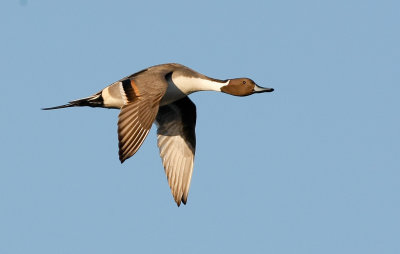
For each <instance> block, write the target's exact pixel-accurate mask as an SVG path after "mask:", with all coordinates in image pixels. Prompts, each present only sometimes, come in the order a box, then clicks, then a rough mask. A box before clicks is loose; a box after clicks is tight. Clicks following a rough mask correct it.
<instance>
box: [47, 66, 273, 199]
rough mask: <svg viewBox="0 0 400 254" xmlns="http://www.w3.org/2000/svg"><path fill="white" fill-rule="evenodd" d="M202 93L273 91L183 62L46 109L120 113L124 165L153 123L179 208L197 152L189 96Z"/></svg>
mask: <svg viewBox="0 0 400 254" xmlns="http://www.w3.org/2000/svg"><path fill="white" fill-rule="evenodd" d="M198 91H217V92H223V93H227V94H231V95H235V96H247V95H251V94H255V93H264V92H272V91H274V89H273V88H264V87H260V86H258V85H257V84H256V83H255V82H254V81H253V80H251V79H249V78H235V79H226V80H219V79H214V78H210V77H207V76H205V75H203V74H201V73H198V72H196V71H194V70H192V69H190V68H188V67H186V66H183V65H181V64H177V63H168V64H161V65H156V66H152V67H149V68H147V69H144V70H142V71H139V72H136V73H134V74H132V75H130V76H127V77H125V78H123V79H121V80H118V81H117V82H114V83H112V84H111V85H109V86H107V87H106V88H104V89H103V90H101V91H100V92H98V93H96V94H94V95H92V96H89V97H86V98H83V99H79V100H74V101H71V102H69V103H68V104H65V105H61V106H57V107H50V108H43V110H50V109H60V108H68V107H82V106H89V107H102V108H116V109H120V113H119V116H118V140H119V159H120V161H121V163H123V162H124V161H125V160H127V159H128V158H130V157H131V156H133V155H134V154H135V153H136V152H137V151H138V149H139V148H140V146H141V145H142V143H143V141H144V140H145V138H146V137H147V134H148V133H149V131H150V128H151V126H152V124H153V122H155V123H156V125H157V139H158V142H157V144H158V147H159V149H160V156H161V159H162V163H163V166H164V169H165V173H166V175H167V179H168V184H169V186H170V188H171V192H172V195H173V197H174V200H175V202H176V204H177V205H178V206H180V204H181V202H182V203H183V204H186V202H187V198H188V193H189V187H190V181H191V178H192V172H193V162H194V155H195V148H196V134H195V126H196V106H195V104H194V103H193V102H192V101H191V100H190V99H189V98H188V97H187V96H188V95H189V94H191V93H193V92H198Z"/></svg>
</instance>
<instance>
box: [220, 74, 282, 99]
mask: <svg viewBox="0 0 400 254" xmlns="http://www.w3.org/2000/svg"><path fill="white" fill-rule="evenodd" d="M272 91H274V89H273V88H264V87H261V86H258V85H257V84H256V83H255V82H254V81H253V80H251V79H249V78H235V79H231V80H229V83H228V84H227V85H226V86H223V87H221V92H224V93H228V94H231V95H235V96H247V95H251V94H253V93H265V92H272Z"/></svg>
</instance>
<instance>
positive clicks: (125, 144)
mask: <svg viewBox="0 0 400 254" xmlns="http://www.w3.org/2000/svg"><path fill="white" fill-rule="evenodd" d="M157 111H158V103H156V104H155V103H152V101H151V100H146V99H142V98H137V99H135V100H134V101H133V102H130V103H129V104H127V105H124V106H123V107H122V108H121V112H120V114H119V116H118V118H119V119H118V140H119V159H120V161H121V163H123V162H124V161H125V160H126V159H128V158H129V157H131V156H132V155H134V154H135V153H136V152H137V150H138V149H139V148H140V146H141V145H142V143H143V141H144V140H145V138H146V137H147V134H148V133H149V131H150V128H151V125H152V124H153V122H154V119H155V118H156V115H157Z"/></svg>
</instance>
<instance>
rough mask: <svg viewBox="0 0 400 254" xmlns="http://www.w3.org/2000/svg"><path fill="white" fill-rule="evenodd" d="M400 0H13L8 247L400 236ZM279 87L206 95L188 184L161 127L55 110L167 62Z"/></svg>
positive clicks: (339, 242) (265, 244)
mask: <svg viewBox="0 0 400 254" xmlns="http://www.w3.org/2000/svg"><path fill="white" fill-rule="evenodd" d="M399 13H400V4H399V2H398V1H368V0H366V1H365V0H364V1H317V0H314V1H312V0H306V1H279V2H278V1H205V0H203V1H196V2H194V1H127V0H126V1H122V0H121V1H76V0H75V1H50V0H42V1H39V0H38V1H33V0H21V1H2V2H1V3H0V31H1V40H0V54H1V55H0V73H1V75H0V86H1V93H0V103H1V105H0V106H1V107H0V111H1V132H0V142H1V144H0V154H1V160H0V167H1V169H0V253H52V254H53V253H74V254H76V253H396V254H397V253H400V242H399V239H400V218H399V214H400V195H399V193H400V187H399V180H400V173H399V170H400V161H399V160H400V158H399V156H400V154H399V152H400V132H399V130H400V116H399V109H400V102H399V93H400V77H399V70H400V33H399V26H400V15H399ZM166 62H178V63H181V64H184V65H187V66H189V67H191V68H193V69H195V70H197V71H199V72H201V73H204V74H206V75H208V76H210V77H214V78H221V79H225V78H235V77H243V76H246V77H250V78H252V79H254V80H255V81H256V82H257V83H258V84H259V85H262V86H266V87H273V88H275V92H274V93H270V94H261V95H254V96H249V97H245V98H238V97H233V96H229V95H226V94H220V93H215V92H202V93H197V94H193V95H191V98H192V100H193V101H194V102H195V103H196V105H197V110H198V124H197V129H196V130H197V140H198V145H197V153H196V161H195V169H194V174H193V178H192V185H191V191H190V195H189V200H188V204H187V205H186V206H183V207H180V208H178V207H177V206H176V204H175V203H174V201H173V198H172V196H171V194H170V190H169V187H168V184H167V181H166V177H165V175H164V171H163V168H162V165H161V160H160V158H159V155H158V148H157V145H156V135H155V128H153V129H152V131H151V133H150V134H149V136H148V138H147V140H146V141H145V143H144V144H143V146H142V147H141V149H140V151H139V152H138V153H137V154H136V155H135V156H134V157H133V158H131V159H129V160H128V161H127V162H126V163H124V164H123V165H121V164H120V163H119V161H118V153H117V148H118V145H117V132H116V129H117V116H118V111H117V110H107V109H93V108H73V109H66V110H58V111H51V112H50V111H47V112H45V111H41V110H40V108H42V107H48V106H55V105H59V104H64V103H66V102H67V101H69V100H73V99H78V98H81V97H86V96H89V95H91V94H93V93H95V92H97V91H99V90H101V89H102V88H103V87H105V86H107V85H108V84H110V83H112V82H114V81H116V80H118V79H120V78H121V77H124V76H126V75H129V74H131V73H133V72H136V71H138V70H141V69H143V68H146V67H148V66H151V65H155V64H160V63H166Z"/></svg>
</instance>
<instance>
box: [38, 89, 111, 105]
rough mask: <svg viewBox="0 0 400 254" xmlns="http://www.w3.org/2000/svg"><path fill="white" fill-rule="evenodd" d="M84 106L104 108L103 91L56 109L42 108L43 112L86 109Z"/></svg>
mask: <svg viewBox="0 0 400 254" xmlns="http://www.w3.org/2000/svg"><path fill="white" fill-rule="evenodd" d="M84 106H89V107H103V106H104V100H103V96H101V91H100V92H98V93H96V94H94V95H92V96H89V97H86V98H83V99H79V100H75V101H70V102H68V104H64V105H61V106H56V107H50V108H42V110H51V109H59V108H69V107H84Z"/></svg>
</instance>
